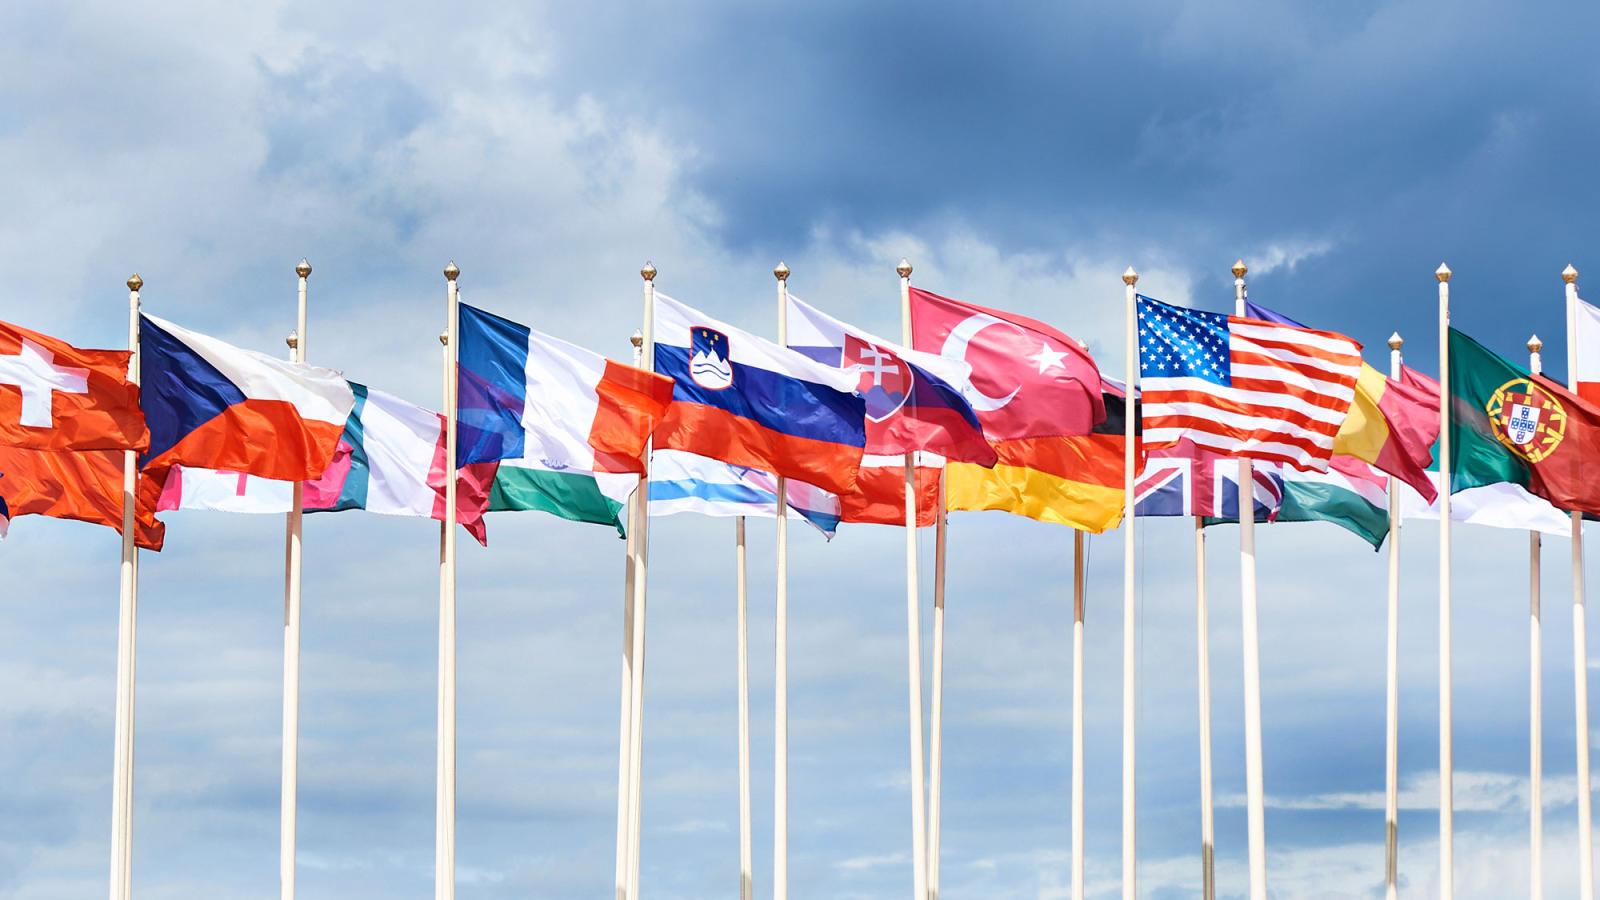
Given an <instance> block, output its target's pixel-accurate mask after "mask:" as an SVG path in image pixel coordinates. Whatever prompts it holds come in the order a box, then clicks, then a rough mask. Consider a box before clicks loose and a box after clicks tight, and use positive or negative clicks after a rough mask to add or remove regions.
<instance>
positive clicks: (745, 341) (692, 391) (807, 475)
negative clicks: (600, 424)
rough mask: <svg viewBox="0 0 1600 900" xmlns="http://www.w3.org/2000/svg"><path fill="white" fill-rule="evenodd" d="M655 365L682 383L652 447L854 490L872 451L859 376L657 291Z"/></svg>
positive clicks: (838, 491)
mask: <svg viewBox="0 0 1600 900" xmlns="http://www.w3.org/2000/svg"><path fill="white" fill-rule="evenodd" d="M654 350H655V369H656V372H658V373H660V374H662V375H669V376H671V377H672V378H674V379H675V380H676V383H675V384H674V385H673V389H672V403H671V405H670V406H668V407H667V412H666V416H665V418H663V419H662V421H661V424H660V426H659V427H658V428H657V429H656V432H655V446H657V447H664V448H666V449H669V450H683V451H686V452H689V453H698V454H699V455H701V456H708V457H711V458H712V459H720V460H722V461H723V462H726V463H731V464H732V465H735V466H744V467H746V468H751V469H760V470H762V471H765V472H771V473H773V474H775V475H782V476H784V477H787V478H795V479H798V480H800V481H803V482H805V483H807V484H810V485H813V486H815V487H819V488H822V489H823V490H825V491H830V492H832V493H835V494H847V493H850V492H851V491H853V490H855V487H856V475H857V472H858V470H859V469H860V467H861V455H862V449H863V447H865V446H866V401H864V400H863V399H862V398H861V397H859V396H857V395H856V394H855V388H856V385H857V383H858V382H859V381H860V376H859V375H858V374H857V373H855V372H849V371H844V370H842V369H837V368H834V367H832V366H827V365H823V364H822V363H819V362H817V361H816V360H814V359H811V358H810V357H807V356H804V355H802V354H800V353H797V352H795V351H793V350H790V349H788V348H787V347H780V346H778V345H777V344H774V343H773V342H771V341H764V340H762V339H761V338H758V337H756V336H755V335H752V334H750V333H748V332H745V331H741V330H739V329H737V328H734V327H733V326H731V325H727V324H725V323H722V322H719V321H717V320H716V319H713V318H711V317H710V316H707V315H705V314H704V313H702V312H699V311H698V310H695V309H691V308H690V307H687V306H684V305H683V304H682V303H679V302H678V301H676V300H673V299H672V298H670V297H667V296H666V295H664V294H661V293H657V294H656V304H655V347H654Z"/></svg>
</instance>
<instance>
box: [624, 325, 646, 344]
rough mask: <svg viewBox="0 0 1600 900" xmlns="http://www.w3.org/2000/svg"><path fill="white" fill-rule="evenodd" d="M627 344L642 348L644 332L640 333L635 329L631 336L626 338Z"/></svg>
mask: <svg viewBox="0 0 1600 900" xmlns="http://www.w3.org/2000/svg"><path fill="white" fill-rule="evenodd" d="M628 343H630V344H632V345H633V346H634V347H635V348H638V347H643V346H644V332H642V331H640V330H639V329H637V328H635V329H634V330H633V334H631V335H629V336H628Z"/></svg>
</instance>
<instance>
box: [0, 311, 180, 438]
mask: <svg viewBox="0 0 1600 900" xmlns="http://www.w3.org/2000/svg"><path fill="white" fill-rule="evenodd" d="M131 355H132V354H130V353H129V352H128V351H126V350H80V349H78V348H77V347H74V346H72V345H71V344H68V343H66V342H65V341H60V340H57V339H55V338H53V337H49V336H48V335H43V334H40V333H39V332H37V331H30V330H28V329H26V328H20V327H18V326H16V325H12V324H9V323H6V322H0V445H3V446H9V447H26V448H29V449H33V450H143V449H145V448H146V447H148V446H149V445H150V430H149V429H148V428H146V427H145V424H144V414H143V413H141V412H140V411H139V388H138V386H136V385H135V384H133V383H132V382H131V381H129V380H128V360H129V358H130V357H131Z"/></svg>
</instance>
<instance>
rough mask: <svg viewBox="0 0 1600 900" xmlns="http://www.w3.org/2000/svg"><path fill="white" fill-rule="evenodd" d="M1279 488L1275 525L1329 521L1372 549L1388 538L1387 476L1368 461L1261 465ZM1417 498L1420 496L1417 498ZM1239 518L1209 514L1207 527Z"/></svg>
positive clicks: (1342, 459)
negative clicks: (1317, 466)
mask: <svg viewBox="0 0 1600 900" xmlns="http://www.w3.org/2000/svg"><path fill="white" fill-rule="evenodd" d="M1255 468H1256V469H1258V470H1259V469H1262V468H1266V469H1270V470H1271V471H1272V472H1273V474H1274V475H1275V476H1276V477H1277V478H1279V479H1280V480H1281V481H1282V484H1283V504H1282V505H1281V506H1280V507H1279V508H1278V514H1277V515H1276V516H1275V517H1274V518H1273V520H1272V521H1273V522H1274V523H1279V522H1328V523H1331V524H1333V525H1338V526H1339V527H1340V528H1343V529H1344V530H1346V531H1348V532H1350V533H1352V534H1354V535H1356V536H1357V537H1359V538H1361V539H1362V540H1364V541H1366V542H1367V543H1369V544H1371V545H1372V549H1374V550H1376V549H1378V548H1379V547H1381V546H1383V542H1384V539H1385V538H1387V537H1388V535H1389V493H1388V478H1387V477H1386V476H1385V474H1384V473H1383V472H1382V471H1380V470H1379V469H1377V468H1376V467H1374V466H1373V465H1372V464H1371V463H1368V462H1365V461H1363V460H1359V459H1356V458H1355V457H1353V456H1334V457H1333V459H1332V460H1331V461H1330V462H1329V464H1328V471H1326V472H1302V471H1300V470H1299V469H1296V468H1294V467H1293V466H1283V465H1278V464H1275V463H1259V464H1257V465H1256V466H1255ZM1419 499H1420V498H1419ZM1237 521H1239V519H1238V516H1208V517H1207V518H1206V524H1208V525H1211V524H1218V523H1223V522H1237Z"/></svg>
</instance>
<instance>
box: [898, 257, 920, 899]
mask: <svg viewBox="0 0 1600 900" xmlns="http://www.w3.org/2000/svg"><path fill="white" fill-rule="evenodd" d="M895 272H896V273H898V274H899V275H900V340H901V343H903V344H905V345H906V346H908V347H909V346H911V263H910V262H909V261H907V260H904V259H902V260H900V264H899V265H898V266H896V267H895ZM904 468H905V480H906V682H907V685H908V686H909V688H910V725H911V728H910V731H911V864H912V875H911V884H912V896H913V897H915V898H916V900H926V898H927V897H928V818H927V809H926V807H925V806H924V801H925V800H926V795H925V794H924V791H926V790H927V781H926V776H925V772H924V771H923V765H922V613H921V610H920V609H919V608H918V594H919V593H920V591H919V590H918V586H917V469H916V454H915V453H907V454H906V460H905V466H904Z"/></svg>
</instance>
